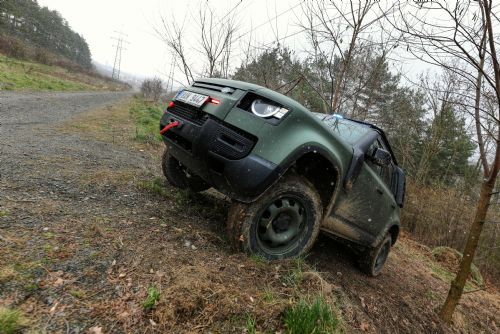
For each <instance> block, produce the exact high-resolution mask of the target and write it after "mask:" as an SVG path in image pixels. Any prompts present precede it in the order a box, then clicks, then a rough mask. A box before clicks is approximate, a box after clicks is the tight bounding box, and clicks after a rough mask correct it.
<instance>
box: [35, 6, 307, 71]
mask: <svg viewBox="0 0 500 334" xmlns="http://www.w3.org/2000/svg"><path fill="white" fill-rule="evenodd" d="M203 1H206V0H203ZM38 2H39V4H40V5H41V6H47V7H49V8H50V9H52V10H57V11H58V12H60V13H61V14H62V16H63V17H64V18H65V19H66V20H67V21H68V22H69V25H70V26H71V27H72V28H73V29H74V30H75V31H77V32H78V33H80V34H82V35H83V36H84V38H85V39H86V40H87V43H88V44H89V46H90V50H91V52H92V57H93V59H94V60H95V61H97V62H100V63H102V64H107V65H110V66H112V65H113V61H114V56H115V48H114V47H113V45H115V41H114V40H113V39H112V37H113V36H115V35H116V33H115V31H122V32H123V33H125V34H126V35H127V37H126V39H127V40H128V44H126V45H125V47H126V49H127V50H125V51H124V52H123V56H122V70H123V71H126V72H129V73H133V74H137V75H141V76H153V75H159V74H161V73H165V74H166V73H168V72H169V68H170V64H171V59H170V57H169V56H168V53H167V50H166V48H165V46H164V44H163V43H162V42H161V40H160V39H159V38H158V37H157V36H156V34H155V32H154V27H155V25H157V23H158V22H159V20H160V15H163V16H164V17H166V18H170V17H171V16H172V15H175V16H176V17H177V18H179V19H180V21H182V19H183V18H184V17H185V18H186V22H188V23H189V22H190V21H193V15H194V14H193V13H196V10H197V8H198V7H199V5H200V0H194V1H193V0H189V1H186V0H180V1H172V0H167V1H165V0H163V1H161V0H140V1H136V0H134V1H129V0H72V1H68V0H39V1H38ZM299 2H301V1H300V0H288V1H283V0H281V1H277V0H210V4H211V6H212V7H213V8H215V9H216V11H217V12H218V13H221V16H223V15H224V14H225V13H227V12H228V11H230V10H232V9H233V8H234V12H235V13H237V16H238V22H239V30H238V32H237V34H236V35H237V36H239V35H243V34H245V33H246V32H248V31H249V30H252V28H255V27H258V26H259V25H262V24H263V23H266V22H268V21H270V19H272V18H274V17H275V16H276V14H280V13H283V12H285V11H288V10H289V9H290V8H291V7H294V6H296V5H297V4H298V3H299ZM235 7H236V8H235ZM298 13H300V7H296V8H295V9H294V10H290V11H288V12H286V13H285V14H283V15H281V16H280V17H278V18H277V19H276V20H271V22H272V23H273V27H271V25H270V24H265V25H262V26H261V27H259V28H258V29H256V30H255V31H253V32H252V35H253V38H254V39H257V40H258V41H259V43H262V44H265V43H269V42H272V41H273V39H274V37H273V36H274V33H273V29H274V30H276V29H278V34H279V36H285V35H287V34H291V33H293V32H294V31H297V30H299V29H300V28H299V27H297V25H296V22H297V20H296V18H295V15H298ZM188 25H189V24H188ZM246 36H248V35H246ZM246 36H245V37H246ZM243 40H244V38H241V39H240V42H242V41H243ZM287 43H289V44H290V45H292V46H293V45H294V44H296V43H302V42H300V41H298V40H296V39H294V38H293V37H292V38H287Z"/></svg>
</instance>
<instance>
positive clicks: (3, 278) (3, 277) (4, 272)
mask: <svg viewBox="0 0 500 334" xmlns="http://www.w3.org/2000/svg"><path fill="white" fill-rule="evenodd" d="M17 276H18V273H17V271H16V270H15V269H14V268H13V267H12V266H6V267H3V268H0V283H7V282H8V281H10V280H12V279H15V278H16V277H17Z"/></svg>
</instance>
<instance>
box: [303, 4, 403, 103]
mask: <svg viewBox="0 0 500 334" xmlns="http://www.w3.org/2000/svg"><path fill="white" fill-rule="evenodd" d="M378 2H379V1H377V0H349V1H340V2H339V1H326V0H320V1H307V2H306V3H305V4H304V5H303V6H302V11H303V13H304V17H305V21H303V22H302V27H303V28H304V30H306V31H307V33H308V38H309V40H310V42H311V44H312V46H313V48H312V50H313V51H312V56H313V57H314V59H315V62H317V63H319V62H320V61H322V62H326V64H327V68H328V75H329V76H330V83H331V85H330V89H329V91H328V92H327V91H326V89H325V87H323V86H321V85H320V86H319V91H320V92H321V93H322V94H326V95H329V100H330V107H331V112H336V111H337V109H338V108H339V105H340V102H341V93H342V85H343V84H344V80H345V77H346V75H347V73H348V71H349V67H350V65H351V61H352V58H353V56H354V53H355V50H356V48H357V47H358V46H359V43H360V40H362V39H363V36H362V35H363V34H364V33H368V32H369V31H370V29H371V28H373V26H374V24H375V23H377V22H379V21H380V20H381V19H382V18H383V17H386V16H388V15H390V13H391V12H392V11H393V9H394V6H389V8H386V9H382V7H381V6H380V5H379V4H378ZM338 59H340V61H339V64H338V66H335V65H337V64H336V61H338Z"/></svg>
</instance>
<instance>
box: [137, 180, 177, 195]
mask: <svg viewBox="0 0 500 334" xmlns="http://www.w3.org/2000/svg"><path fill="white" fill-rule="evenodd" d="M164 184H165V181H164V180H163V179H162V178H161V177H156V178H154V179H152V180H148V181H140V182H139V188H141V189H144V190H146V191H148V192H150V193H153V194H156V195H158V196H160V197H168V196H169V195H170V193H169V191H167V189H166V188H165V185H164ZM179 193H181V191H179Z"/></svg>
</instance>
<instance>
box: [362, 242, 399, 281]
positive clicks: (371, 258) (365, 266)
mask: <svg viewBox="0 0 500 334" xmlns="http://www.w3.org/2000/svg"><path fill="white" fill-rule="evenodd" d="M391 246H392V239H391V235H390V234H387V235H386V236H385V238H384V240H382V242H381V243H380V244H379V245H378V246H377V247H375V248H370V249H369V250H367V251H365V254H363V255H362V258H361V261H360V266H361V269H362V270H363V271H364V272H365V273H366V274H367V275H369V276H378V275H379V274H380V272H381V271H382V268H383V267H384V264H385V262H386V261H387V257H388V256H389V252H390V250H391Z"/></svg>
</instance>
